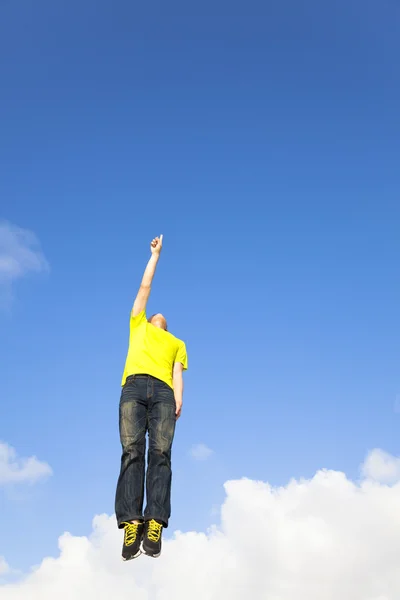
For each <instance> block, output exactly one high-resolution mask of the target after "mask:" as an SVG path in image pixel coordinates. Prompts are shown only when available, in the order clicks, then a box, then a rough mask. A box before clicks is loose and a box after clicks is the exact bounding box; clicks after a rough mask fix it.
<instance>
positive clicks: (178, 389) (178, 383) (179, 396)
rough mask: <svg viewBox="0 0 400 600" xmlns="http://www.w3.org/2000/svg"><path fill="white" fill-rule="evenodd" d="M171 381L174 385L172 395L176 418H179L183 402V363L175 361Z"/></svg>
mask: <svg viewBox="0 0 400 600" xmlns="http://www.w3.org/2000/svg"><path fill="white" fill-rule="evenodd" d="M172 381H173V386H174V396H175V404H176V413H175V414H176V418H177V419H179V417H180V416H181V411H182V402H183V364H182V363H180V362H177V363H175V364H174V370H173V374H172Z"/></svg>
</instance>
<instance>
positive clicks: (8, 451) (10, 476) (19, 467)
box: [0, 442, 52, 485]
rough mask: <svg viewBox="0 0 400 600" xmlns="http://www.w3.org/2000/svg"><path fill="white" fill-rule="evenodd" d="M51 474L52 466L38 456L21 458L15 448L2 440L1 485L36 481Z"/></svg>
mask: <svg viewBox="0 0 400 600" xmlns="http://www.w3.org/2000/svg"><path fill="white" fill-rule="evenodd" d="M51 474H52V470H51V467H50V466H49V465H48V464H47V463H45V462H41V461H40V460H38V459H37V458H36V456H30V457H28V458H19V457H18V456H17V453H16V451H15V449H14V448H12V447H11V446H9V445H8V444H5V443H4V442H0V485H6V484H10V483H35V482H36V481H38V480H39V479H43V478H46V477H49V476H50V475H51Z"/></svg>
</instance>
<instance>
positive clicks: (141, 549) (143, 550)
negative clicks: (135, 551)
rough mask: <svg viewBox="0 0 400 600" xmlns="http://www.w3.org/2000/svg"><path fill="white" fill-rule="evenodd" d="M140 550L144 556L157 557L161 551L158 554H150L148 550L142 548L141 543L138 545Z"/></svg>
mask: <svg viewBox="0 0 400 600" xmlns="http://www.w3.org/2000/svg"><path fill="white" fill-rule="evenodd" d="M140 552H141V553H142V554H145V555H146V556H149V557H150V558H159V557H160V556H161V552H159V553H158V554H150V553H149V552H146V550H145V549H144V548H143V544H142V545H141V546H140Z"/></svg>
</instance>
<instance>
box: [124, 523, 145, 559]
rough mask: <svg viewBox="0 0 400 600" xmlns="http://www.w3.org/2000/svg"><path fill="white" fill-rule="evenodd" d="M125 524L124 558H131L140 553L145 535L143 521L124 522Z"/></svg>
mask: <svg viewBox="0 0 400 600" xmlns="http://www.w3.org/2000/svg"><path fill="white" fill-rule="evenodd" d="M122 525H123V526H124V530H125V533H124V545H123V547H122V558H123V560H131V558H137V557H138V556H139V555H140V543H141V541H142V537H143V530H144V524H143V523H122Z"/></svg>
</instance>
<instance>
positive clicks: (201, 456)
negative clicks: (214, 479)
mask: <svg viewBox="0 0 400 600" xmlns="http://www.w3.org/2000/svg"><path fill="white" fill-rule="evenodd" d="M212 454H214V452H213V450H211V448H209V447H208V446H206V445H205V444H196V445H195V446H192V448H191V450H190V455H191V457H192V458H194V459H195V460H207V458H210V456H211V455H212Z"/></svg>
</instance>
